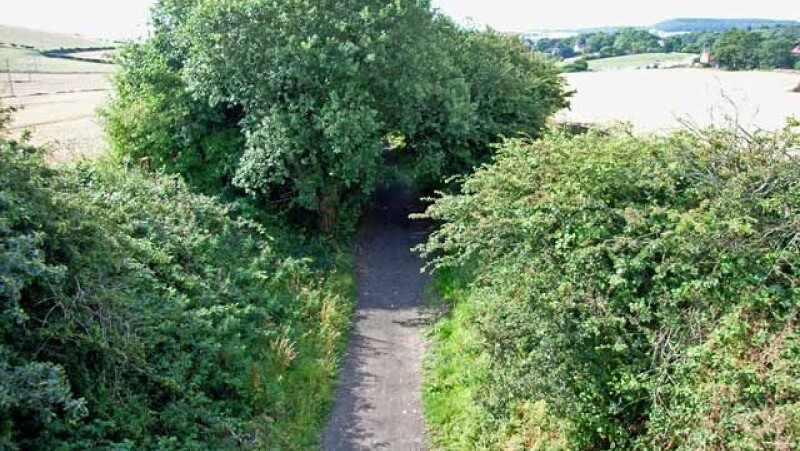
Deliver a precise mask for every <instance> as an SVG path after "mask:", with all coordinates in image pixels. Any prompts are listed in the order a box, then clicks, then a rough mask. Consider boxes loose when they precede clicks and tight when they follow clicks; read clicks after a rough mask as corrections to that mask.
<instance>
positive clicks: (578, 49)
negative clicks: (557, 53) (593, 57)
mask: <svg viewBox="0 0 800 451" xmlns="http://www.w3.org/2000/svg"><path fill="white" fill-rule="evenodd" d="M573 50H574V51H575V53H586V42H581V41H578V42H576V43H575V48H573Z"/></svg>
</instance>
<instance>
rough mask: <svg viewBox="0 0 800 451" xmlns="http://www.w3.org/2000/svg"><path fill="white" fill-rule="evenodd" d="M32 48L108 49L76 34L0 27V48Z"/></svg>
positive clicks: (102, 43) (101, 42) (94, 40)
mask: <svg viewBox="0 0 800 451" xmlns="http://www.w3.org/2000/svg"><path fill="white" fill-rule="evenodd" d="M10 45H14V46H20V47H32V48H35V49H38V50H57V49H61V48H70V49H75V48H94V47H108V46H109V43H108V42H103V41H101V40H99V39H92V38H87V37H83V36H79V35H76V34H65V33H53V32H49V31H42V30H33V29H29V28H22V27H15V26H11V25H0V46H10Z"/></svg>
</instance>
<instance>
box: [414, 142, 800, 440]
mask: <svg viewBox="0 0 800 451" xmlns="http://www.w3.org/2000/svg"><path fill="white" fill-rule="evenodd" d="M798 147H800V136H798V134H797V133H796V132H792V131H791V130H789V129H787V130H786V131H784V132H782V133H779V134H766V133H765V134H755V135H746V134H743V133H739V132H731V131H719V130H710V131H703V132H699V133H695V132H681V133H677V134H673V135H670V136H666V137H633V136H631V135H630V134H628V133H624V132H612V133H610V134H609V133H603V134H601V133H599V132H590V133H588V134H586V135H582V136H567V135H565V134H562V133H560V132H552V133H550V134H548V135H547V136H546V137H545V138H544V139H542V140H540V141H535V142H531V141H526V140H511V141H509V142H507V143H506V144H505V145H504V146H503V147H502V149H500V150H499V152H498V155H497V159H496V161H495V162H494V163H493V164H490V165H487V166H485V167H483V168H481V169H480V170H478V171H477V172H476V173H475V174H474V175H472V176H469V177H467V178H466V180H465V181H464V185H463V190H462V191H461V192H460V193H457V194H447V195H441V196H439V197H438V198H437V199H436V200H435V202H434V203H433V204H432V206H431V207H430V208H429V210H428V211H427V213H426V214H425V217H426V218H429V219H432V220H435V221H439V222H440V223H441V226H440V227H439V228H438V229H437V230H436V231H435V232H434V233H433V235H432V236H431V237H430V241H429V242H428V243H427V244H426V245H424V246H422V247H421V248H420V251H422V252H423V253H424V255H425V256H426V257H427V258H428V259H429V260H430V262H431V265H432V266H433V267H434V268H437V269H438V271H439V286H440V289H441V290H442V291H443V292H444V293H445V295H446V298H447V299H448V300H449V302H450V303H451V304H452V312H451V314H450V315H449V316H447V317H445V318H444V319H442V321H440V322H439V323H438V324H437V325H436V326H435V327H434V328H433V332H432V339H433V340H432V341H433V343H432V350H431V357H430V359H429V361H428V363H427V366H426V367H427V370H426V371H427V377H426V378H427V382H426V386H425V401H426V412H427V418H428V421H429V423H430V424H431V426H432V429H433V431H434V440H435V441H438V442H439V444H441V445H444V447H445V448H447V449H465V450H467V449H506V450H509V449H519V450H521V449H610V448H618V449H685V450H689V449H754V450H755V449H793V448H796V447H798V446H800V328H799V327H798V320H800V318H798V313H800V278H799V277H798V265H799V264H800V249H799V248H798V246H800V234H799V233H800V164H799V163H798V161H797V149H798Z"/></svg>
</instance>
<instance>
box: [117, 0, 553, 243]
mask: <svg viewBox="0 0 800 451" xmlns="http://www.w3.org/2000/svg"><path fill="white" fill-rule="evenodd" d="M121 66H122V70H121V73H120V75H119V76H118V77H117V82H116V83H117V95H116V98H115V101H114V103H113V105H112V107H111V108H110V109H109V111H108V113H107V118H108V123H109V125H108V129H109V135H110V137H111V141H112V143H113V145H114V149H115V152H116V154H117V155H118V156H120V157H122V158H124V157H131V158H132V159H134V160H136V161H139V160H142V159H144V160H145V161H147V162H150V163H152V164H155V165H157V166H158V167H164V168H166V169H167V170H168V171H170V172H177V173H181V174H183V175H185V176H186V177H187V179H188V180H189V182H190V183H192V184H193V185H197V184H198V183H199V184H200V185H201V186H203V187H207V186H212V187H213V186H216V187H220V186H222V187H231V188H234V189H237V190H243V191H245V192H247V193H248V194H250V195H251V196H253V197H255V198H257V199H258V200H259V201H261V202H262V203H264V204H267V203H269V204H270V205H288V206H289V207H290V208H291V209H293V210H294V211H300V212H311V213H312V215H313V216H315V217H316V218H318V219H319V223H320V225H321V227H322V228H323V229H324V230H328V231H329V230H330V229H332V228H333V227H334V226H336V225H337V224H339V223H342V222H345V223H346V222H348V221H353V220H354V219H355V217H357V215H353V214H348V212H352V211H357V209H358V208H359V207H360V205H361V203H363V202H364V201H365V200H366V199H368V196H369V195H370V194H371V193H372V192H373V191H374V189H375V188H376V185H377V184H378V182H379V180H380V179H381V178H382V177H381V170H382V168H381V163H382V162H383V158H384V153H385V152H384V150H385V149H387V148H393V149H394V150H395V153H396V154H397V156H398V157H399V158H400V159H402V160H403V162H404V163H407V164H404V165H403V168H405V169H408V170H409V174H408V175H410V176H411V177H413V178H416V179H419V180H420V181H421V182H423V183H429V182H435V183H438V182H439V181H440V180H441V178H442V177H443V176H444V175H447V174H449V173H453V172H461V171H463V170H465V169H466V170H468V169H470V168H471V167H472V166H474V165H475V163H476V161H480V159H481V158H483V157H484V156H485V154H486V149H487V148H488V147H487V146H486V145H485V144H486V143H487V142H496V141H497V140H498V139H499V136H498V134H506V135H508V136H514V135H517V134H519V133H525V134H534V135H535V134H537V133H538V132H539V131H540V130H541V129H542V127H543V126H544V120H545V118H546V117H548V116H549V115H550V114H552V113H554V112H555V111H557V110H558V109H560V108H561V107H563V106H564V105H565V100H564V97H565V92H564V88H563V82H562V81H561V80H560V79H559V78H558V76H557V73H556V70H555V69H554V68H553V67H552V65H551V64H550V63H548V62H546V61H544V60H542V59H540V58H539V57H537V56H535V55H532V54H531V53H530V52H529V51H528V50H527V49H526V48H525V47H524V46H523V45H522V44H521V43H520V42H519V40H517V39H514V38H509V37H503V36H500V35H499V34H497V33H494V32H474V31H464V30H460V29H458V28H457V27H456V26H455V25H453V24H452V23H451V22H450V21H449V20H447V19H445V18H443V17H439V16H437V15H436V14H435V13H434V12H433V11H432V9H431V7H430V4H429V2H427V1H417V0H401V1H396V2H388V3H387V2H383V1H377V0H348V1H340V2H323V3H320V2H317V1H311V0H291V1H282V2H276V1H274V0H230V1H225V2H219V1H211V0H161V1H159V2H158V4H157V5H156V7H155V10H154V34H153V37H152V38H151V39H150V40H149V41H147V42H146V43H144V44H142V45H139V46H135V47H133V48H130V49H128V50H127V52H126V53H125V54H124V56H123V57H122V59H121Z"/></svg>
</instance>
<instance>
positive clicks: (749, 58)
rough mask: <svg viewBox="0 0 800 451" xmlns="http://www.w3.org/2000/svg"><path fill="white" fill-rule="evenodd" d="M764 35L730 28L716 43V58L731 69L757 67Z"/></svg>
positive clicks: (713, 51) (714, 52) (714, 53)
mask: <svg viewBox="0 0 800 451" xmlns="http://www.w3.org/2000/svg"><path fill="white" fill-rule="evenodd" d="M762 39H763V38H762V37H761V35H760V34H759V33H756V32H751V31H744V30H730V31H727V32H725V33H724V34H723V35H722V36H721V37H720V38H719V39H718V40H717V42H716V43H715V44H714V47H713V50H712V53H713V55H714V59H716V60H717V61H718V62H719V64H720V65H721V66H723V67H725V68H728V69H731V70H744V69H755V68H757V67H758V66H759V48H760V46H761V42H762Z"/></svg>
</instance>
